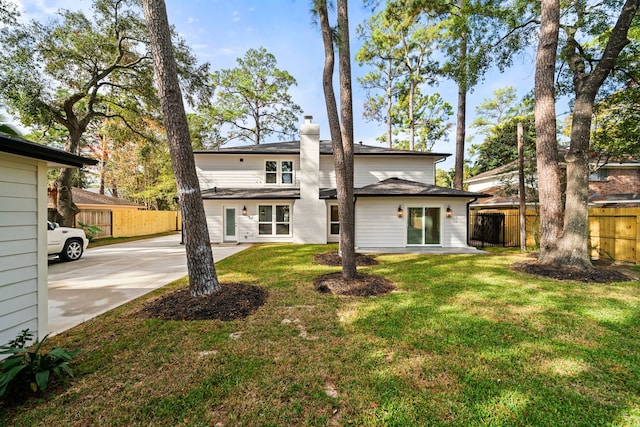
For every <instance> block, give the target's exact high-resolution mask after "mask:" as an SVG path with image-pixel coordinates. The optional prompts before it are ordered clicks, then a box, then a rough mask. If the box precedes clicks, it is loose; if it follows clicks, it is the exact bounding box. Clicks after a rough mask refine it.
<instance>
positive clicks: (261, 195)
mask: <svg viewBox="0 0 640 427" xmlns="http://www.w3.org/2000/svg"><path fill="white" fill-rule="evenodd" d="M354 148H355V155H354V158H355V159H354V193H355V239H356V240H355V241H356V247H357V248H358V249H359V250H362V251H365V250H384V249H389V248H407V247H438V248H452V249H453V248H458V249H463V248H464V249H468V248H469V246H468V245H467V230H468V226H467V218H468V216H467V215H468V208H469V204H470V203H472V202H473V201H475V200H477V199H478V198H480V197H485V195H484V194H481V193H471V192H467V191H460V190H454V189H451V188H443V187H438V186H436V185H435V171H436V163H437V162H438V161H440V160H443V159H444V158H446V157H447V156H448V154H437V153H424V152H416V151H405V150H395V149H389V148H382V147H373V146H368V145H362V144H356V145H355V147H354ZM194 155H195V162H196V167H197V171H198V175H199V179H200V188H201V191H202V197H203V199H204V207H205V212H206V215H207V222H208V226H209V233H210V238H211V242H212V243H224V242H240V243H258V242H291V243H328V242H337V241H338V240H339V233H340V224H339V221H338V206H337V200H336V176H335V171H334V166H333V154H332V147H331V142H330V141H320V127H319V125H317V124H313V123H311V117H310V116H306V117H305V123H304V124H303V125H302V127H301V129H300V141H292V142H282V143H271V144H261V145H251V146H242V147H230V148H222V149H219V150H216V151H196V152H194Z"/></svg>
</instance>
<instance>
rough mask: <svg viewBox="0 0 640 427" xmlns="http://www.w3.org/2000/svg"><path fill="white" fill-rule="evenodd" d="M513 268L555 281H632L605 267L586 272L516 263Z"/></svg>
mask: <svg viewBox="0 0 640 427" xmlns="http://www.w3.org/2000/svg"><path fill="white" fill-rule="evenodd" d="M513 267H514V268H515V269H516V270H518V271H524V272H525V273H529V274H534V275H536V276H542V277H550V278H552V279H556V280H575V281H578V282H585V283H612V282H628V281H631V280H634V279H633V278H631V277H629V276H626V275H624V274H622V273H620V272H619V271H616V270H612V269H610V268H605V267H594V268H593V269H590V270H587V269H583V268H577V267H571V266H566V265H563V266H556V265H547V264H538V263H535V262H523V263H517V264H514V266H513Z"/></svg>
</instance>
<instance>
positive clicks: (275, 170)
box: [264, 160, 293, 184]
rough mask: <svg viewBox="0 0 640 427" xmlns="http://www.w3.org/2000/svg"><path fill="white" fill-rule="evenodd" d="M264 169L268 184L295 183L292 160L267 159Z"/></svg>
mask: <svg viewBox="0 0 640 427" xmlns="http://www.w3.org/2000/svg"><path fill="white" fill-rule="evenodd" d="M264 171H265V180H264V182H265V183H267V184H293V161H292V160H281V161H277V160H267V161H266V162H265V167H264Z"/></svg>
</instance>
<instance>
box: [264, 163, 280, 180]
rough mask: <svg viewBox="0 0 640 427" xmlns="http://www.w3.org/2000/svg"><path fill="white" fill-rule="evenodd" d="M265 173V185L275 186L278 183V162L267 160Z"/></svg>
mask: <svg viewBox="0 0 640 427" xmlns="http://www.w3.org/2000/svg"><path fill="white" fill-rule="evenodd" d="M265 171H266V172H265V173H266V179H265V182H266V183H267V184H275V183H277V182H278V162H277V161H275V160H267V162H266V164H265Z"/></svg>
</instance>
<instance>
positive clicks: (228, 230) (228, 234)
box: [223, 207, 238, 242]
mask: <svg viewBox="0 0 640 427" xmlns="http://www.w3.org/2000/svg"><path fill="white" fill-rule="evenodd" d="M223 240H224V241H225V242H237V241H238V237H237V236H236V208H229V207H225V208H224V238H223Z"/></svg>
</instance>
